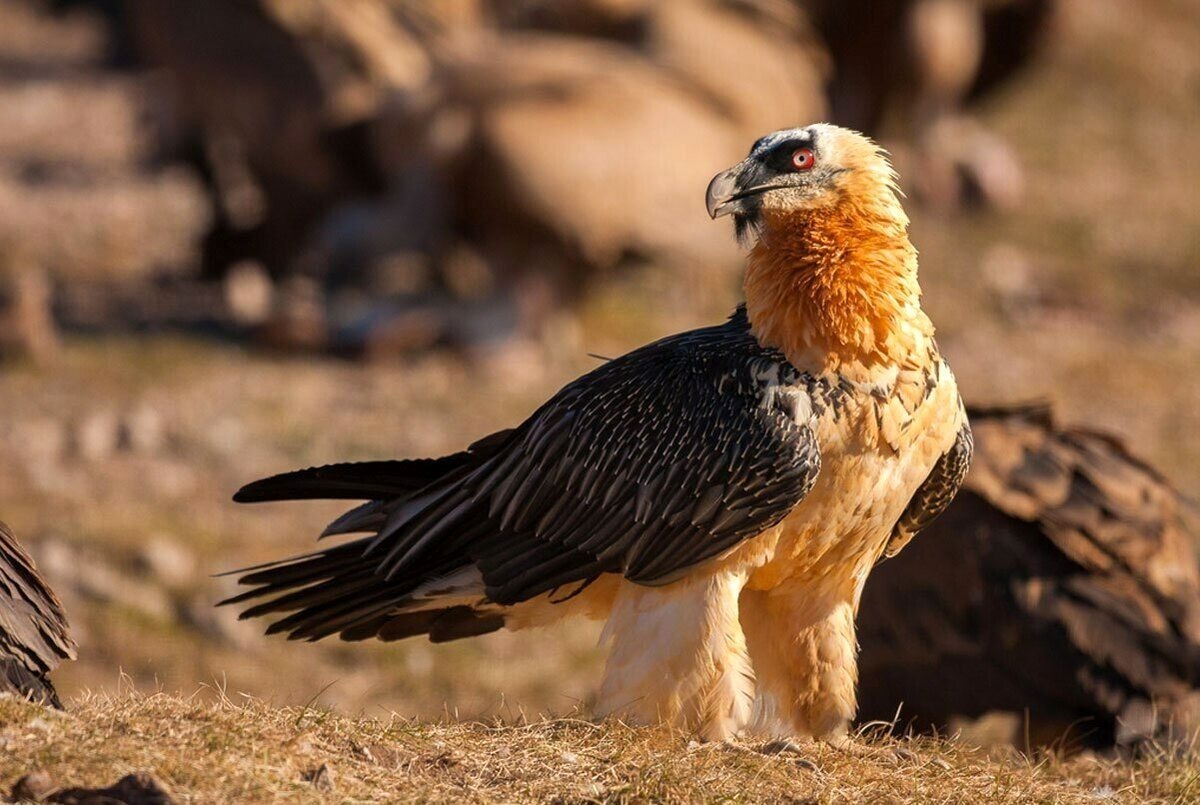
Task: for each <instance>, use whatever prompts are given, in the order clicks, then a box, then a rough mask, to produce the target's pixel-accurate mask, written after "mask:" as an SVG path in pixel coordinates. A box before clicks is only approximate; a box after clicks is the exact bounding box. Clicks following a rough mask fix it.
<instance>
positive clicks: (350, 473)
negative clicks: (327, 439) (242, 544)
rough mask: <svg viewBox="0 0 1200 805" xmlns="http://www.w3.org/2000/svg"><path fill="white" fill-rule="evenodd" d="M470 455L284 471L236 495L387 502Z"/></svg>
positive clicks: (243, 499)
mask: <svg viewBox="0 0 1200 805" xmlns="http://www.w3.org/2000/svg"><path fill="white" fill-rule="evenodd" d="M469 458H470V456H469V454H468V453H465V452H464V453H455V454H454V455H452V456H445V457H444V458H421V459H412V460H408V461H362V462H357V463H350V464H327V465H325V466H323V467H309V468H308V469H306V470H296V471H295V472H285V473H283V474H281V475H273V476H271V477H270V478H263V479H262V480H261V481H254V482H253V483H249V484H246V485H245V486H243V487H242V488H241V489H239V490H238V491H237V493H236V494H235V495H234V496H233V499H234V501H236V502H237V503H266V502H269V501H276V500H385V499H387V498H395V497H403V496H404V495H410V494H412V493H413V492H415V491H417V490H418V489H420V488H422V487H423V486H425V485H426V484H428V483H430V482H431V481H434V480H436V479H438V478H440V477H442V476H443V475H445V474H446V473H448V472H451V471H453V470H455V469H458V468H459V467H461V466H464V465H465V464H466V463H467V461H468V460H469Z"/></svg>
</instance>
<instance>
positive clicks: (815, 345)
mask: <svg viewBox="0 0 1200 805" xmlns="http://www.w3.org/2000/svg"><path fill="white" fill-rule="evenodd" d="M708 212H709V214H710V215H712V217H714V218H718V217H720V216H722V215H732V216H733V217H734V221H735V222H736V224H737V232H738V237H739V239H741V240H743V241H749V243H750V244H752V245H753V249H752V250H751V252H750V256H749V259H748V260H747V264H746V277H745V293H746V312H747V315H748V316H749V318H750V324H751V327H752V329H753V331H754V333H755V335H756V336H757V337H758V339H759V341H760V342H761V343H764V344H768V345H770V346H773V347H778V348H780V349H782V350H783V352H784V354H786V355H787V356H788V358H789V360H791V361H792V362H793V363H794V364H795V365H796V366H804V367H815V368H817V369H819V370H821V371H825V370H827V369H831V368H833V367H843V368H842V369H839V371H846V370H845V369H844V367H846V366H848V365H856V366H860V367H870V366H880V365H883V366H889V365H892V364H895V363H905V362H908V361H909V360H910V356H911V355H912V354H914V353H924V352H926V351H928V350H927V347H928V345H930V344H932V336H933V327H932V325H931V324H930V323H929V320H928V318H926V317H925V314H924V313H923V312H922V311H921V307H920V296H921V290H920V287H919V285H918V284H917V253H916V250H915V249H914V248H913V246H912V243H911V242H910V241H909V239H908V216H907V215H905V213H904V208H903V207H902V206H901V204H900V193H899V190H898V189H897V187H896V174H895V172H894V171H893V170H892V166H891V164H890V163H889V162H888V158H887V154H886V153H885V152H884V151H883V150H882V149H880V148H879V147H878V146H877V145H875V143H873V142H872V141H871V140H869V139H868V138H867V137H865V136H863V135H862V134H859V133H858V132H856V131H850V130H849V129H843V128H840V127H838V126H833V125H830V124H828V123H816V124H813V125H811V126H805V127H803V128H795V129H784V130H783V131H777V132H775V133H774V134H768V135H767V136H766V137H763V138H762V139H760V140H759V141H758V142H756V143H755V144H754V146H753V147H752V148H751V149H750V155H749V156H747V157H746V158H745V159H743V160H742V161H741V162H739V163H738V164H736V165H734V166H733V167H732V168H729V169H728V170H726V171H722V172H721V173H719V174H717V175H716V176H715V177H714V178H713V180H712V182H711V183H709V185H708Z"/></svg>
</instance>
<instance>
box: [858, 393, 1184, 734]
mask: <svg viewBox="0 0 1200 805" xmlns="http://www.w3.org/2000/svg"><path fill="white" fill-rule="evenodd" d="M968 413H969V416H970V418H971V423H972V426H973V427H974V429H975V434H976V437H977V457H976V461H975V466H974V468H973V469H972V470H971V472H970V474H969V475H968V476H967V479H966V482H965V486H964V489H963V492H962V494H960V495H959V496H958V498H957V499H956V500H955V501H954V503H953V504H951V506H950V507H949V509H948V510H947V511H946V512H945V514H944V515H943V517H942V518H940V519H939V520H938V522H937V523H936V524H933V525H931V526H930V528H928V529H927V530H926V533H925V534H924V535H923V536H922V538H921V539H920V540H919V541H918V542H917V544H916V545H914V547H913V549H912V550H910V551H907V552H905V553H904V554H903V555H902V556H900V557H897V558H896V559H895V560H893V561H890V562H886V563H884V564H882V565H881V566H880V567H879V568H878V569H876V571H875V572H874V573H873V574H872V577H871V581H870V583H869V584H868V585H867V589H866V592H865V594H864V597H863V603H862V609H861V611H860V615H859V618H860V639H861V643H862V658H861V662H862V667H861V673H862V677H861V682H862V698H863V702H862V712H861V714H860V717H861V718H865V719H878V720H883V721H889V720H892V719H893V718H894V717H895V715H896V713H897V712H899V714H900V717H899V718H898V719H896V720H895V722H896V724H897V727H898V728H900V729H909V728H911V729H915V730H941V731H945V730H947V729H948V728H949V727H950V726H951V725H952V723H953V722H955V720H956V719H971V718H976V717H980V716H983V715H984V714H987V713H993V712H1000V713H1012V714H1015V715H1016V717H1015V718H1011V719H1010V722H1011V723H1012V724H1013V726H1014V727H1015V731H1016V734H1015V735H1012V736H1006V739H1007V740H1012V739H1015V741H1014V742H1015V743H1017V744H1018V745H1022V744H1024V743H1025V742H1028V743H1029V744H1030V745H1033V746H1038V745H1047V744H1051V745H1058V746H1062V747H1064V748H1067V749H1071V748H1090V749H1108V748H1111V747H1113V746H1117V747H1122V746H1125V747H1131V746H1136V745H1139V744H1141V743H1143V742H1145V741H1147V740H1151V739H1156V740H1157V739H1163V738H1169V737H1170V735H1171V734H1172V733H1174V734H1175V735H1176V736H1180V737H1190V735H1191V734H1194V731H1195V729H1196V728H1197V727H1200V694H1198V692H1197V685H1198V683H1200V567H1198V566H1197V561H1196V557H1195V553H1194V551H1195V548H1194V546H1195V543H1196V536H1197V530H1196V528H1195V511H1194V504H1192V503H1190V501H1188V499H1187V498H1185V497H1184V496H1182V495H1181V494H1180V493H1179V492H1178V491H1177V490H1176V489H1175V488H1173V487H1172V486H1171V484H1170V483H1169V482H1168V481H1167V480H1166V479H1165V478H1164V477H1163V476H1162V475H1161V474H1160V473H1159V472H1158V471H1156V470H1155V469H1154V468H1153V467H1151V466H1150V465H1148V464H1146V463H1144V462H1142V461H1141V460H1139V459H1138V458H1136V457H1134V456H1133V455H1132V454H1131V453H1130V452H1129V450H1128V448H1127V447H1126V446H1125V445H1124V444H1123V443H1122V442H1121V441H1120V440H1119V439H1116V438H1114V437H1112V436H1109V435H1107V434H1105V433H1102V432H1099V431H1096V430H1093V429H1088V428H1081V427H1066V426H1063V425H1061V424H1059V423H1058V422H1057V421H1056V420H1055V418H1054V416H1053V414H1052V411H1051V408H1050V407H1049V406H1048V405H1046V404H1044V403H1034V404H1020V405H1007V406H994V407H988V408H970V409H969V410H968ZM948 578H953V579H954V580H955V581H954V583H953V584H949V583H947V579H948Z"/></svg>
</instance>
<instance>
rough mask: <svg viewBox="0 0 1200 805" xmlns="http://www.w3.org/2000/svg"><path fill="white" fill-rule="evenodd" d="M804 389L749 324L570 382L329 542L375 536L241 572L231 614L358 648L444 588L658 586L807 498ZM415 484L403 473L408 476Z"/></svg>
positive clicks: (636, 355)
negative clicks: (602, 582)
mask: <svg viewBox="0 0 1200 805" xmlns="http://www.w3.org/2000/svg"><path fill="white" fill-rule="evenodd" d="M813 386H814V381H813V380H812V378H810V377H809V376H807V375H802V374H800V373H798V372H797V371H796V370H795V369H794V368H793V367H791V366H790V365H789V364H788V363H787V362H786V361H785V360H784V359H783V357H782V356H781V355H779V354H778V353H776V352H773V351H770V350H765V349H763V348H761V347H760V346H759V345H758V344H757V343H756V342H755V341H754V339H753V337H752V336H751V335H750V333H749V327H748V324H747V323H746V319H745V315H744V313H743V314H739V315H736V316H735V317H734V318H733V319H731V320H730V321H729V322H727V323H726V324H724V325H721V326H718V327H710V328H705V329H702V330H695V331H691V332H688V333H683V334H680V335H678V336H673V337H671V338H667V339H663V340H662V341H659V342H657V343H655V344H651V345H649V346H647V347H643V348H642V349H639V350H637V351H635V352H632V353H629V354H628V355H625V356H623V357H621V358H618V359H616V360H613V361H610V362H608V363H606V364H604V365H603V366H600V367H598V368H597V369H595V370H594V371H593V372H591V373H590V374H588V375H585V376H584V377H582V378H580V379H579V380H577V381H575V382H573V383H571V384H570V385H568V386H567V387H565V388H564V389H563V390H562V391H561V392H559V393H558V394H557V395H555V396H554V397H553V398H552V399H551V400H550V401H549V402H547V403H546V404H545V405H543V406H542V407H541V408H540V409H539V410H538V411H537V412H536V413H534V415H533V416H532V417H530V418H529V419H528V420H527V421H526V422H524V423H523V424H522V425H520V426H519V427H518V428H516V429H514V430H512V431H511V432H507V433H503V434H499V435H498V436H496V437H495V438H489V439H488V440H486V441H485V442H484V443H483V447H479V448H478V449H476V447H473V448H472V449H471V450H470V451H468V452H469V453H470V460H469V461H466V462H464V463H462V464H458V465H455V466H454V467H453V468H451V469H449V470H448V471H447V472H446V473H445V474H442V475H436V476H434V477H429V476H422V477H423V479H424V482H425V483H424V485H423V486H422V487H421V488H419V489H417V490H415V491H411V492H408V493H406V494H404V495H403V496H401V497H398V498H394V499H390V500H373V501H371V502H369V503H366V504H364V505H363V506H360V507H358V508H357V509H354V510H352V511H351V512H349V513H347V514H346V515H344V516H343V517H341V518H339V519H338V520H337V521H335V522H334V524H333V525H331V526H330V527H329V528H328V529H327V530H326V533H330V534H336V533H351V532H355V531H368V532H374V536H370V537H366V538H364V539H361V540H359V541H356V542H353V543H349V544H345V545H340V546H337V547H334V548H330V549H327V550H325V551H322V552H320V553H317V554H312V555H310V556H305V557H298V558H295V559H290V560H284V561H283V562H277V563H272V564H270V565H265V566H261V567H259V568H254V569H251V570H253V572H251V573H250V574H249V575H247V576H245V577H243V578H242V582H243V583H245V584H248V585H251V586H253V587H255V589H252V590H249V591H247V592H246V593H243V594H242V595H239V596H236V597H235V598H233V599H231V600H230V601H229V602H227V603H237V602H242V601H248V600H251V599H256V598H263V597H271V596H274V597H273V598H272V599H271V600H269V601H267V602H266V603H262V604H259V605H257V606H255V607H254V608H252V609H250V610H248V611H247V612H246V613H245V614H244V616H254V615H263V614H268V613H271V612H289V611H290V612H293V614H292V615H290V616H288V617H287V618H285V619H284V620H281V621H278V622H277V623H275V624H273V625H272V627H271V629H270V630H269V631H272V632H279V631H286V632H288V633H289V634H290V635H291V636H292V637H293V638H308V639H319V638H320V637H323V636H325V635H327V634H332V633H334V632H341V633H342V635H343V636H347V635H352V636H355V637H356V638H357V639H361V637H360V634H361V635H366V636H373V635H374V634H375V632H376V626H375V625H374V624H375V623H376V622H382V620H386V618H388V617H394V616H395V614H396V613H398V612H406V611H407V610H408V609H410V608H411V606H410V605H412V604H413V598H412V596H413V595H414V591H415V590H417V589H418V588H419V587H420V588H421V595H422V596H425V595H429V594H434V595H436V594H437V593H436V592H434V593H430V592H429V591H430V590H431V589H432V590H435V591H436V590H440V587H439V586H438V585H440V584H442V581H441V580H444V579H461V578H465V577H473V578H476V579H481V589H479V590H478V593H477V594H476V595H475V598H474V599H473V600H475V601H479V600H480V598H481V597H482V598H483V599H484V600H485V601H488V602H492V603H494V604H500V605H509V604H515V603H518V602H520V601H525V600H528V599H530V598H533V597H535V596H537V595H540V594H542V593H547V592H550V591H553V590H557V589H560V588H561V589H562V590H564V591H565V592H564V593H563V595H564V597H565V596H569V595H570V594H571V592H574V591H577V590H580V589H582V587H583V586H586V585H587V584H588V583H590V582H591V581H593V580H595V579H596V578H598V577H599V576H600V575H602V574H605V573H620V574H623V575H624V576H625V577H626V578H628V579H630V580H632V581H635V582H638V583H642V584H663V583H667V582H669V581H671V580H673V579H676V578H678V577H679V576H681V575H682V574H683V573H685V572H686V571H687V570H688V569H689V568H691V567H693V566H695V565H697V564H699V563H701V562H704V561H705V560H708V559H711V558H713V557H715V556H718V555H720V554H721V553H723V552H725V551H727V550H729V549H730V548H731V547H733V546H734V545H736V544H737V543H738V542H740V541H742V540H744V539H748V538H750V537H753V536H755V535H757V534H759V533H761V532H762V531H763V530H765V529H767V528H769V527H771V526H772V525H774V524H776V523H778V522H779V521H780V520H781V519H783V517H784V516H785V515H786V514H787V513H788V512H789V511H790V510H791V509H792V508H793V507H794V506H795V505H796V504H797V503H799V502H800V501H801V500H803V498H804V497H805V495H807V494H808V492H809V490H810V489H811V488H812V485H813V483H814V482H815V481H816V477H817V473H818V471H819V468H820V455H819V452H818V449H817V443H816V438H815V435H814V433H813V430H812V403H813V401H812V398H811V396H810V394H811V389H812V388H813ZM411 469H412V472H410V471H409V469H400V470H398V472H400V473H401V474H402V475H403V476H404V477H406V478H408V477H410V476H411V477H415V475H419V474H420V473H418V472H417V471H416V468H411ZM331 472H332V473H333V475H332V476H330V477H334V478H335V482H334V485H333V487H331V489H332V491H334V492H337V493H339V495H340V493H341V492H343V491H344V489H345V486H344V483H343V481H341V480H337V479H336V477H335V476H337V472H336V470H326V475H329V473H331ZM352 475H355V477H356V478H357V477H358V475H357V470H355V471H354V472H353V473H352ZM358 480H360V481H361V480H362V479H361V478H359V479H358ZM301 487H302V488H300V489H298V492H302V493H303V494H304V495H305V496H309V495H310V493H313V491H314V490H313V488H312V486H311V484H309V482H308V481H306V482H305V483H304V484H302V485H301ZM464 573H465V575H464ZM414 617H415V616H414ZM420 617H426V615H421V616H420ZM459 620H462V619H459ZM409 626H411V627H412V628H414V629H416V628H421V629H423V628H424V625H423V623H418V624H416V625H415V626H414V625H412V624H409ZM463 628H468V627H463ZM469 628H471V629H474V628H483V627H482V626H480V625H479V624H472V625H471V626H470V627H469ZM492 628H495V627H494V626H492ZM431 634H432V632H431ZM454 636H458V635H457V633H455V635H454ZM347 639H350V638H347Z"/></svg>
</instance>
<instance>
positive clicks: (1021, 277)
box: [979, 243, 1041, 320]
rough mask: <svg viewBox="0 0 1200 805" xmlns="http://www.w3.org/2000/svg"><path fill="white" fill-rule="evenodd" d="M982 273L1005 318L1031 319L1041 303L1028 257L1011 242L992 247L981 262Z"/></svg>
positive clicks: (980, 272) (981, 275) (980, 269)
mask: <svg viewBox="0 0 1200 805" xmlns="http://www.w3.org/2000/svg"><path fill="white" fill-rule="evenodd" d="M979 274H980V278H981V279H982V280H983V282H984V284H985V285H986V286H987V287H988V289H989V290H991V292H992V294H993V295H994V297H995V299H996V302H997V304H999V306H1000V308H1001V309H1002V310H1003V311H1004V313H1005V315H1007V316H1010V317H1011V318H1013V319H1015V320H1025V319H1028V318H1029V317H1030V316H1031V315H1033V313H1034V312H1036V309H1037V307H1038V306H1039V304H1040V302H1041V292H1040V290H1039V288H1038V286H1037V284H1036V282H1035V281H1034V266H1033V262H1032V260H1031V259H1030V257H1029V255H1028V254H1026V253H1025V252H1024V251H1022V250H1021V249H1019V248H1017V247H1016V246H1014V245H1012V244H1011V243H1000V244H997V245H995V246H992V247H991V248H989V249H988V250H987V251H986V252H985V253H984V255H983V259H982V260H981V261H980V263H979Z"/></svg>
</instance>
